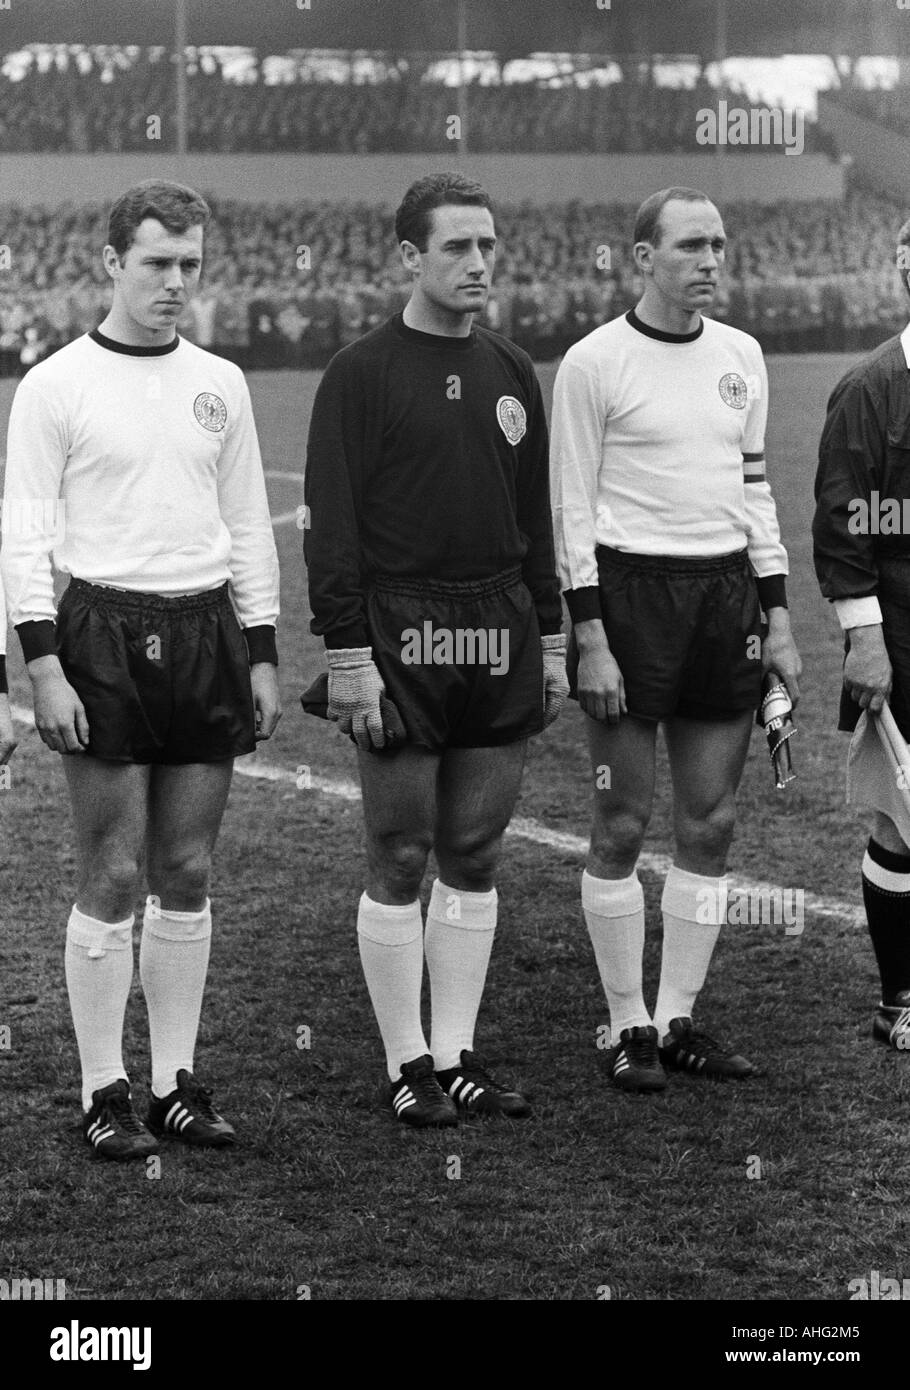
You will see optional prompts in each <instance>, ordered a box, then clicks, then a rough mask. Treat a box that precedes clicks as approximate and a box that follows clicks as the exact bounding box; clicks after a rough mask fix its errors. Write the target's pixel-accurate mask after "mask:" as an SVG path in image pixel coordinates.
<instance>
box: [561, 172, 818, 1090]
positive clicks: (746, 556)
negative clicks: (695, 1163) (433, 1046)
mask: <svg viewBox="0 0 910 1390" xmlns="http://www.w3.org/2000/svg"><path fill="white" fill-rule="evenodd" d="M634 236H635V249H634V255H635V262H636V266H637V268H638V271H639V273H640V275H641V277H642V279H643V282H644V292H643V294H642V297H641V299H640V301H639V303H638V304H637V305H636V307H635V309H634V310H631V311H630V312H629V313H628V314H626V315H623V316H622V317H621V318H617V319H614V320H613V321H612V322H610V323H607V324H604V325H602V326H601V327H600V328H597V329H595V330H594V332H592V333H590V334H588V335H587V336H586V337H585V338H582V339H581V341H580V342H577V343H575V344H574V345H573V346H572V347H571V348H570V349H569V351H568V352H567V354H566V357H565V358H564V360H563V362H562V364H561V366H560V369H559V373H558V375H557V379H556V385H555V390H554V401H553V428H552V453H551V459H552V498H553V520H554V527H555V533H556V558H557V564H558V567H559V571H560V577H561V581H562V587H563V589H564V591H565V592H566V600H567V603H568V606H569V610H570V613H571V616H572V620H573V637H574V647H575V649H576V652H577V673H576V678H575V683H576V690H577V697H578V700H579V703H580V704H581V707H582V709H583V710H584V711H585V713H586V714H587V716H588V718H587V721H586V722H587V733H588V740H589V746H590V753H591V764H592V769H593V781H594V786H595V791H594V815H593V826H592V834H591V848H590V852H589V856H588V862H587V868H586V871H585V873H584V876H583V879H582V903H583V907H584V913H585V919H586V922H587V925H588V930H589V932H590V935H591V941H592V944H593V947H594V953H595V957H596V960H597V965H598V969H599V972H600V976H601V980H602V983H603V986H604V990H605V993H606V996H607V1000H608V1003H609V1009H610V1022H611V1049H610V1052H609V1057H608V1067H609V1074H610V1077H611V1079H612V1080H613V1082H614V1083H615V1084H616V1085H617V1086H619V1087H621V1088H622V1089H626V1090H642V1091H657V1090H662V1089H663V1088H664V1087H665V1085H666V1076H665V1072H664V1067H668V1068H672V1069H678V1070H688V1071H691V1072H693V1073H694V1074H697V1075H700V1076H715V1077H718V1078H720V1077H737V1078H739V1077H744V1076H747V1075H749V1074H750V1073H751V1072H752V1071H753V1067H752V1065H751V1063H749V1062H747V1061H746V1059H745V1058H744V1057H742V1056H739V1055H738V1054H736V1053H735V1052H733V1051H732V1050H731V1049H729V1048H727V1047H726V1046H723V1045H721V1044H720V1043H718V1042H717V1041H716V1040H715V1039H714V1038H712V1037H711V1035H710V1034H709V1033H707V1032H705V1031H704V1030H703V1029H702V1028H700V1027H698V1026H697V1025H696V1024H695V1023H693V1019H692V1015H693V1010H694V1005H695V1000H696V997H697V995H698V992H699V990H700V989H701V986H702V984H703V983H704V979H705V976H706V974H707V970H708V966H709V963H710V960H711V955H712V952H713V949H714V945H715V942H716V940H717V937H718V934H719V931H720V927H721V925H722V923H723V922H724V921H725V920H726V916H727V883H726V878H725V870H726V860H727V852H728V848H729V845H730V841H731V839H732V835H733V827H734V815H735V795H736V789H737V787H738V785H739V781H740V777H741V775H742V771H743V766H744V763H745V758H746V752H747V749H748V745H749V736H750V731H751V728H752V724H753V722H754V720H755V711H756V707H757V705H758V702H759V698H760V689H761V680H762V674H763V672H765V671H768V670H772V669H773V670H775V671H777V672H778V674H779V675H780V676H781V677H782V678H783V680H784V681H785V683H786V685H787V687H788V689H789V692H790V695H791V698H792V700H793V702H794V703H795V702H796V700H797V698H798V695H799V687H798V680H799V674H800V660H799V656H798V654H797V651H796V648H795V646H794V643H793V638H792V636H791V632H790V622H789V614H788V611H787V607H786V588H785V581H784V576H785V574H786V572H787V557H786V552H785V551H784V548H783V546H782V545H781V543H780V535H779V531H778V526H777V517H776V511H775V506H774V500H773V498H772V496H771V492H770V489H769V487H768V484H767V482H766V481H765V474H764V430H765V421H766V418H767V409H768V393H767V376H766V373H765V367H764V362H763V360H762V353H761V349H760V347H759V345H758V343H757V342H756V341H755V340H754V339H753V338H750V337H749V336H748V335H747V334H745V333H742V332H740V331H739V330H738V329H735V328H731V327H729V326H727V325H726V324H721V323H718V322H715V321H713V320H711V319H709V318H705V317H703V314H706V313H707V312H708V311H709V310H710V308H711V305H712V303H713V301H714V297H715V295H716V293H717V286H718V277H719V275H720V271H721V268H722V266H723V261H724V247H725V244H726V238H725V234H724V227H723V221H722V219H721V215H720V213H719V211H718V210H717V208H716V207H715V206H714V204H713V203H712V202H710V201H709V199H708V198H707V197H706V196H705V195H704V194H703V193H700V192H698V191H697V190H695V189H689V188H669V189H664V190H663V191H661V192H660V193H657V194H654V195H652V197H650V198H648V199H647V200H646V201H645V203H643V204H642V206H641V208H640V209H639V211H638V214H637V217H636V223H635V234H634ZM760 609H763V610H764V612H765V614H766V618H767V627H766V628H762V625H761V621H760V617H761V614H760ZM573 664H574V663H573V658H572V652H571V650H570V660H569V667H570V673H571V671H572V667H573ZM658 724H662V725H663V727H664V731H665V735H666V742H667V750H668V753H669V760H670V772H671V778H672V783H673V823H674V832H675V841H676V853H675V856H674V862H673V865H672V867H671V868H670V871H669V873H668V875H667V880H666V884H665V886H664V892H663V900H662V909H663V926H664V930H663V955H662V962H661V975H660V986H659V990H658V995H657V1002H656V1007H655V1010H654V1013H653V1015H652V1014H651V1012H650V1011H649V1010H648V1008H647V1006H646V1005H645V1002H644V998H643V994H642V951H643V945H644V899H643V895H642V888H641V884H640V882H639V880H638V877H637V873H636V863H637V860H638V856H639V853H640V851H641V847H642V843H643V840H644V836H645V832H646V830H647V827H648V822H649V819H650V815H651V808H652V803H653V797H654V783H655V744H656V734H657V727H658ZM662 1064H663V1065H662Z"/></svg>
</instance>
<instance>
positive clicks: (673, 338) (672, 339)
mask: <svg viewBox="0 0 910 1390" xmlns="http://www.w3.org/2000/svg"><path fill="white" fill-rule="evenodd" d="M626 323H628V324H631V326H632V327H633V328H637V329H638V331H639V333H644V335H645V337H646V338H656V339H657V341H658V342H659V343H694V342H695V339H696V338H700V337H701V335H702V333H704V331H705V321H704V319H699V321H698V327H697V328H696V329H695V330H694V332H692V333H664V331H663V329H661V328H652V327H651V325H650V324H649V323H642V321H641V319H640V318H639V317H638V315H637V314H636V312H635V310H634V309H630V310H629V312H628V313H627V314H626Z"/></svg>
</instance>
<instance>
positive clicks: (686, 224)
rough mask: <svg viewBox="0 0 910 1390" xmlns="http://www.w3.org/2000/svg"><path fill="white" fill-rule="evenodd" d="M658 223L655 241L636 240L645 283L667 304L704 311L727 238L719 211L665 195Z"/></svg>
mask: <svg viewBox="0 0 910 1390" xmlns="http://www.w3.org/2000/svg"><path fill="white" fill-rule="evenodd" d="M660 226H661V237H660V241H659V243H658V245H657V246H652V245H651V243H650V242H641V243H639V246H640V247H641V248H642V249H641V250H639V252H638V260H639V265H640V267H641V269H642V270H643V271H644V274H645V277H646V284H647V285H648V287H649V288H650V289H651V291H652V293H656V294H657V295H658V297H659V299H660V300H661V301H662V303H663V306H664V307H666V308H667V309H670V310H675V311H676V312H677V313H679V312H682V313H684V314H693V313H697V312H698V311H699V310H705V311H707V310H708V309H710V307H711V305H712V304H713V303H714V297H715V295H716V294H717V282H718V279H719V276H720V273H721V270H722V269H723V264H724V248H725V246H726V241H727V239H726V236H725V234H724V224H723V221H722V219H721V215H720V213H719V212H718V210H717V208H716V207H715V206H714V204H713V203H684V202H680V201H678V200H671V201H670V202H669V203H666V204H665V205H664V207H663V210H662V211H661V215H660Z"/></svg>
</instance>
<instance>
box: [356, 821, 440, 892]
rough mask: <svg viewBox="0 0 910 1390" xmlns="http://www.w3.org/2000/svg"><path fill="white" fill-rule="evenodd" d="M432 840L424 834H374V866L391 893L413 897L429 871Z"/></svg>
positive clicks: (371, 852)
mask: <svg viewBox="0 0 910 1390" xmlns="http://www.w3.org/2000/svg"><path fill="white" fill-rule="evenodd" d="M430 843H431V842H430V840H429V839H428V838H427V839H425V838H423V837H422V836H414V837H410V836H408V837H405V836H402V835H383V836H378V837H374V838H371V840H370V843H369V847H368V858H369V863H370V870H371V872H372V874H373V877H374V878H376V879H377V880H378V881H379V882H380V883H381V884H382V885H383V887H385V888H386V889H388V890H389V892H390V893H393V894H394V895H395V896H398V897H402V898H404V899H405V900H406V901H413V899H414V898H416V897H417V894H418V892H419V891H420V884H421V881H422V879H423V876H424V874H425V873H426V867H427V858H428V856H429V853H430Z"/></svg>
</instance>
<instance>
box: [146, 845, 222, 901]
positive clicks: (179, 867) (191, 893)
mask: <svg viewBox="0 0 910 1390" xmlns="http://www.w3.org/2000/svg"><path fill="white" fill-rule="evenodd" d="M211 872H212V857H211V855H210V854H209V853H208V852H207V851H206V850H185V851H183V852H177V853H174V854H166V855H155V856H153V857H152V858H151V859H150V861H149V869H148V883H149V892H150V893H153V894H155V895H156V896H157V897H160V898H161V901H162V903H163V904H167V905H168V906H170V907H171V909H172V910H173V911H174V912H184V911H187V912H191V911H193V910H194V907H195V905H196V904H199V903H203V902H204V901H205V898H206V897H207V895H208V891H209V882H210V879H211ZM178 900H179V902H180V903H181V904H182V903H189V904H190V906H189V907H182V906H178Z"/></svg>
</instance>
